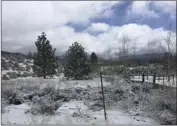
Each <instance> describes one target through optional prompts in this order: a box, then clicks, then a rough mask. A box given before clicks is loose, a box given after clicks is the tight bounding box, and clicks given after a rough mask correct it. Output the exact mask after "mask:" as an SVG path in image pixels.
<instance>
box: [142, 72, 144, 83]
mask: <svg viewBox="0 0 177 126" xmlns="http://www.w3.org/2000/svg"><path fill="white" fill-rule="evenodd" d="M142 82H143V83H144V72H143V74H142Z"/></svg>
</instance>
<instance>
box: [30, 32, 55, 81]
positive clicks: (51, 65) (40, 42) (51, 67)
mask: <svg viewBox="0 0 177 126" xmlns="http://www.w3.org/2000/svg"><path fill="white" fill-rule="evenodd" d="M35 45H36V47H37V53H34V66H33V70H34V73H35V74H37V76H39V77H40V76H43V77H44V78H46V76H47V75H53V74H55V73H56V71H55V69H56V58H55V50H56V49H52V46H51V45H50V41H49V40H47V38H46V34H45V33H44V32H42V35H41V36H38V39H37V41H36V42H35Z"/></svg>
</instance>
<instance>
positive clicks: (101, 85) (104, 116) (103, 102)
mask: <svg viewBox="0 0 177 126" xmlns="http://www.w3.org/2000/svg"><path fill="white" fill-rule="evenodd" d="M100 78H101V89H102V96H103V107H104V117H105V121H106V120H107V117H106V108H105V99H104V91H103V81H102V71H101V72H100Z"/></svg>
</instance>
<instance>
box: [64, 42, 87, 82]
mask: <svg viewBox="0 0 177 126" xmlns="http://www.w3.org/2000/svg"><path fill="white" fill-rule="evenodd" d="M65 59H66V63H65V66H64V74H65V76H66V77H67V78H70V77H72V78H74V79H76V80H77V79H82V78H83V76H84V75H88V73H89V72H90V67H89V64H88V56H87V53H86V52H85V50H84V48H83V47H82V46H81V45H80V44H79V43H78V42H74V43H73V44H72V46H69V49H68V50H67V52H66V55H65Z"/></svg>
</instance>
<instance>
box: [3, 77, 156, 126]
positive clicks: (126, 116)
mask: <svg viewBox="0 0 177 126" xmlns="http://www.w3.org/2000/svg"><path fill="white" fill-rule="evenodd" d="M49 85H50V86H53V87H55V88H56V89H60V90H66V89H73V90H75V89H78V88H83V89H82V90H88V89H89V88H91V89H90V90H88V91H89V92H88V93H90V92H91V91H93V90H94V89H96V88H98V89H100V90H101V87H100V85H101V84H100V78H94V79H93V80H65V79H64V78H63V77H58V78H55V79H42V78H33V77H27V78H20V79H12V80H3V81H2V87H3V88H4V89H5V88H9V87H10V88H12V89H13V90H17V91H18V93H19V90H18V89H19V87H20V88H21V89H20V90H21V92H23V91H24V89H25V88H26V89H29V87H35V86H37V87H36V88H35V89H34V91H32V92H35V90H36V89H38V90H42V89H43V88H45V87H48V86H49ZM103 85H104V87H107V86H109V85H110V83H109V82H107V81H104V80H103ZM60 90H59V92H60ZM86 93H87V92H86ZM71 94H73V92H69V95H71ZM78 95H79V96H80V94H78ZM92 95H95V93H92ZM95 96H96V95H95ZM95 96H93V99H94V97H95ZM100 96H101V94H100ZM76 97H78V96H76ZM92 104H94V103H92V102H86V101H85V99H80V100H77V99H76V98H73V99H72V100H70V101H64V102H63V101H62V105H61V106H60V107H59V108H58V109H57V110H56V111H55V114H54V115H33V114H31V113H30V112H29V110H30V109H31V107H33V105H34V104H33V103H32V101H26V102H24V103H22V104H20V105H14V104H10V105H5V106H4V107H3V111H4V112H3V113H2V124H159V123H158V122H157V121H155V120H153V119H150V118H148V117H143V116H139V114H136V112H137V111H136V112H133V111H132V112H131V113H130V111H129V112H128V111H126V110H124V109H121V108H120V107H119V106H117V105H116V106H114V107H107V111H106V112H107V121H105V120H104V113H103V109H100V110H96V111H95V110H92V109H90V108H89V106H90V105H92ZM99 104H102V103H101V102H99Z"/></svg>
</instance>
